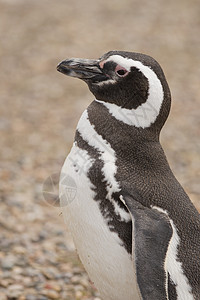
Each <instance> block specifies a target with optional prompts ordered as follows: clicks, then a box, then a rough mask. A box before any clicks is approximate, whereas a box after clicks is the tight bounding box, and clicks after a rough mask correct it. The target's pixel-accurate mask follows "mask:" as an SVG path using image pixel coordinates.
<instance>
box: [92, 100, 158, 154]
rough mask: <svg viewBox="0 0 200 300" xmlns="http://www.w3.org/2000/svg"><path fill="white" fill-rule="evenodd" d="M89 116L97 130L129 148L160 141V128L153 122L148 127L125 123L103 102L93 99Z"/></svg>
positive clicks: (108, 139)
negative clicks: (111, 112) (113, 114)
mask: <svg viewBox="0 0 200 300" xmlns="http://www.w3.org/2000/svg"><path fill="white" fill-rule="evenodd" d="M87 112H88V118H89V121H90V123H91V125H92V126H93V127H94V128H95V131H96V132H97V133H98V134H99V135H101V136H102V138H103V139H105V140H106V141H108V142H109V143H110V144H113V145H116V146H117V147H121V148H122V149H127V146H128V147H133V148H134V147H138V144H144V143H152V142H153V143H155V142H158V143H159V135H160V129H159V128H158V127H157V126H154V124H152V125H151V126H150V127H148V128H140V127H139V128H138V127H135V126H131V125H128V124H125V123H123V122H122V121H119V120H117V119H116V118H115V117H114V116H112V115H111V114H110V112H109V110H108V109H107V108H106V107H105V106H104V105H103V104H102V103H98V102H96V101H93V102H92V103H91V104H90V105H89V107H88V108H87Z"/></svg>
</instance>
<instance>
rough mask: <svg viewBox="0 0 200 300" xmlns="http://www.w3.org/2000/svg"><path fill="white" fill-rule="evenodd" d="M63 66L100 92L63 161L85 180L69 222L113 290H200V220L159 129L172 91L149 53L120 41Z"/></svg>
mask: <svg viewBox="0 0 200 300" xmlns="http://www.w3.org/2000/svg"><path fill="white" fill-rule="evenodd" d="M58 70H59V71H60V72H62V73H64V74H66V75H70V76H74V77H78V78H80V79H82V80H84V81H85V82H86V83H87V84H88V87H89V89H90V90H91V92H92V93H93V94H94V95H95V98H96V99H95V100H94V101H93V102H92V103H91V104H90V106H89V107H88V108H87V109H86V111H85V112H84V113H83V115H82V116H81V119H80V121H79V123H78V126H77V131H76V135H75V141H74V145H73V147H72V150H71V152H70V154H69V155H68V157H67V159H66V161H65V164H64V166H63V169H62V174H64V177H65V176H70V178H72V179H73V181H74V182H75V183H76V188H77V190H76V195H75V197H74V199H73V201H70V203H68V202H67V200H66V197H65V194H66V184H64V181H63V180H61V181H60V199H61V206H62V208H63V215H64V218H65V222H66V224H67V226H68V227H69V230H70V231H71V233H72V236H73V239H74V243H75V246H76V248H77V251H78V254H79V256H80V259H81V261H82V262H83V265H84V267H85V269H86V271H87V272H88V274H89V276H90V278H91V280H92V281H93V282H94V284H95V286H96V287H97V289H98V290H99V292H100V294H101V296H102V298H103V299H106V300H122V299H126V300H129V299H130V300H137V299H148V300H149V299H153V300H156V299H159V300H168V299H169V300H175V299H178V300H193V299H196V300H197V299H199V297H200V261H199V254H200V244H199V241H200V239H199V238H200V220H199V214H198V212H197V210H196V209H195V207H194V206H193V205H192V203H191V201H190V199H189V198H188V196H187V195H186V193H185V192H184V190H183V188H182V187H181V186H180V184H179V183H178V181H177V180H176V178H175V177H174V175H173V173H172V171H171V169H170V167H169V165H168V162H167V160H166V157H165V154H164V152H163V149H162V147H161V145H160V143H159V134H160V131H161V129H162V126H163V125H164V123H165V121H166V119H167V117H168V114H169V110H170V103H171V96H170V91H169V87H168V85H167V82H166V79H165V76H164V74H163V71H162V69H161V67H160V66H159V64H158V63H157V62H156V61H155V60H154V59H152V58H151V57H149V56H146V55H143V54H138V53H130V52H123V51H111V52H108V53H106V54H105V55H104V56H103V57H101V58H100V59H98V60H82V59H70V60H66V61H63V62H61V63H60V64H59V65H58Z"/></svg>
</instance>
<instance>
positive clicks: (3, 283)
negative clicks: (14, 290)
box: [0, 279, 10, 299]
mask: <svg viewBox="0 0 200 300" xmlns="http://www.w3.org/2000/svg"><path fill="white" fill-rule="evenodd" d="M9 284H10V280H8V279H2V280H0V286H2V287H4V288H6V287H8V286H9ZM0 299H1V298H0Z"/></svg>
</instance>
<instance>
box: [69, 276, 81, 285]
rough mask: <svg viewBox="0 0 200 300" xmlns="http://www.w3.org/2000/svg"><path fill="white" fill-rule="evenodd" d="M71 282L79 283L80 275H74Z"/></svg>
mask: <svg viewBox="0 0 200 300" xmlns="http://www.w3.org/2000/svg"><path fill="white" fill-rule="evenodd" d="M71 282H72V283H75V284H76V283H79V282H80V277H79V276H73V277H72V278H71Z"/></svg>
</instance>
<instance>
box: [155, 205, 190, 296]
mask: <svg viewBox="0 0 200 300" xmlns="http://www.w3.org/2000/svg"><path fill="white" fill-rule="evenodd" d="M152 208H153V209H156V210H158V211H160V212H162V213H164V214H165V215H167V216H168V218H169V221H170V224H171V226H172V229H173V234H172V237H171V240H170V242H169V246H168V250H167V255H166V259H165V268H166V272H168V273H169V275H170V278H171V279H172V281H173V283H174V284H175V289H176V293H177V300H194V297H193V296H192V289H191V286H190V285H189V282H188V279H187V277H186V276H185V274H184V272H183V267H182V263H181V262H180V260H179V258H178V246H179V244H180V237H179V235H178V232H177V229H176V226H175V224H174V222H173V220H172V219H170V217H169V215H168V213H167V211H166V210H164V209H162V208H160V207H157V206H152Z"/></svg>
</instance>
